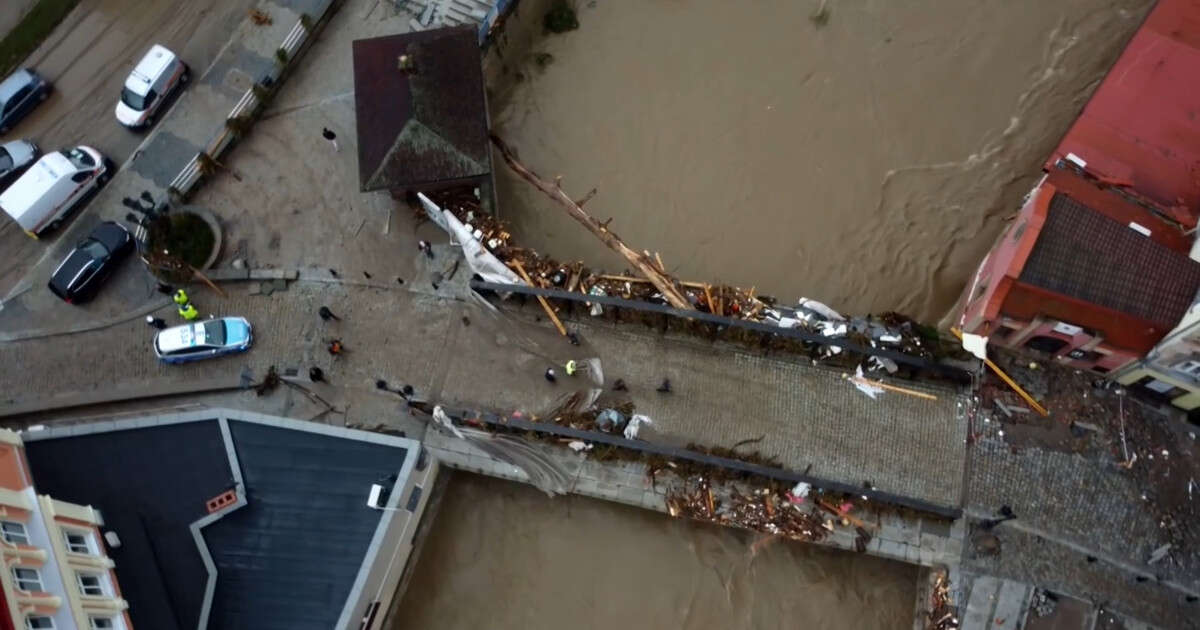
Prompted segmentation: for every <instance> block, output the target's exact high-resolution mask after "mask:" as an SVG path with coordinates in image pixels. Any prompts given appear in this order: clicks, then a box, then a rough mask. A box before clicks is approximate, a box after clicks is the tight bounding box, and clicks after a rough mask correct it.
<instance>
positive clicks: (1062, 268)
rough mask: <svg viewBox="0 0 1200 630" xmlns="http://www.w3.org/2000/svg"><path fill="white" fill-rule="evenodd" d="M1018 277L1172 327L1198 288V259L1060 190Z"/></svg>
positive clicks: (1022, 280) (1158, 226) (1199, 273)
mask: <svg viewBox="0 0 1200 630" xmlns="http://www.w3.org/2000/svg"><path fill="white" fill-rule="evenodd" d="M1152 227H1154V228H1155V229H1169V228H1167V227H1166V226H1163V225H1161V224H1160V225H1157V226H1152ZM1020 281H1021V282H1024V283H1027V284H1030V285H1033V286H1037V287H1041V288H1043V289H1047V290H1050V291H1053V292H1055V293H1059V294H1062V295H1066V296H1070V297H1073V298H1077V299H1080V300H1084V301H1086V302H1091V303H1092V304H1097V305H1099V306H1104V307H1107V308H1110V309H1113V310H1116V311H1120V312H1123V313H1127V314H1129V315H1133V316H1135V317H1139V318H1141V319H1144V320H1147V321H1150V322H1154V323H1155V324H1158V325H1160V326H1164V327H1165V328H1166V329H1170V328H1172V327H1174V326H1175V325H1176V324H1177V323H1179V320H1180V318H1182V317H1183V314H1184V312H1185V311H1186V310H1187V309H1188V307H1189V306H1191V304H1192V299H1193V298H1194V297H1195V296H1196V291H1197V289H1198V288H1200V263H1197V262H1196V261H1194V260H1192V259H1190V258H1188V256H1187V255H1186V254H1183V253H1181V252H1177V251H1174V250H1172V249H1170V248H1168V247H1166V246H1164V245H1161V244H1159V243H1156V242H1154V241H1152V240H1151V239H1149V238H1147V237H1145V236H1143V235H1142V234H1139V233H1137V232H1135V231H1134V230H1133V229H1131V228H1129V227H1128V226H1126V225H1122V224H1121V223H1118V222H1117V221H1114V220H1112V219H1110V218H1108V217H1106V216H1104V215H1103V214H1100V213H1099V212H1096V211H1093V210H1091V209H1089V208H1088V207H1086V206H1084V205H1082V204H1080V203H1079V202H1077V201H1075V200H1074V199H1072V198H1070V197H1068V196H1067V195H1064V194H1062V193H1059V194H1056V195H1055V196H1054V198H1053V199H1051V201H1050V208H1049V212H1048V214H1047V216H1046V223H1045V225H1043V226H1042V231H1041V233H1040V234H1039V235H1038V240H1037V243H1035V244H1034V246H1033V251H1032V252H1030V254H1029V259H1028V260H1027V261H1026V262H1025V266H1024V267H1023V268H1022V269H1021V275H1020Z"/></svg>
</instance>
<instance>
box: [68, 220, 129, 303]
mask: <svg viewBox="0 0 1200 630" xmlns="http://www.w3.org/2000/svg"><path fill="white" fill-rule="evenodd" d="M132 249H133V237H132V236H130V235H129V230H126V229H125V228H123V227H121V225H120V224H119V223H115V222H113V221H105V222H104V223H101V224H100V225H97V226H96V229H94V230H92V233H91V235H90V236H88V237H87V238H85V239H83V240H82V241H80V242H79V244H78V245H76V246H75V249H73V250H71V253H70V254H67V257H66V258H65V259H63V261H62V262H61V263H59V265H58V268H57V269H55V270H54V275H52V276H50V290H51V291H53V292H54V294H55V295H57V296H58V297H60V298H62V299H63V300H64V301H66V303H67V304H78V303H80V302H86V301H87V300H90V299H92V298H93V297H95V296H96V291H97V290H99V288H100V285H101V284H103V283H104V280H105V279H107V278H108V276H109V275H110V274H111V273H112V271H113V269H115V268H116V267H117V265H118V264H119V263H120V262H121V259H123V258H125V257H126V256H128V255H129V252H130V251H131V250H132Z"/></svg>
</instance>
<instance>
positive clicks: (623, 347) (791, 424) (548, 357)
mask: <svg viewBox="0 0 1200 630" xmlns="http://www.w3.org/2000/svg"><path fill="white" fill-rule="evenodd" d="M246 289H247V287H245V286H243V287H233V291H232V292H231V294H230V297H229V298H228V299H226V300H217V299H216V298H215V297H209V296H205V295H203V294H200V295H197V297H196V298H195V299H196V302H197V303H198V304H199V305H200V307H201V309H202V310H203V312H204V313H205V314H207V313H208V312H209V311H208V310H206V309H208V308H210V307H211V308H214V309H215V312H214V313H213V314H216V315H244V316H247V317H248V318H249V319H250V321H251V322H252V323H254V324H255V347H254V348H253V349H252V350H251V351H250V352H249V353H247V354H245V355H240V356H236V357H231V358H223V359H218V360H213V361H205V362H197V363H192V364H187V365H182V366H166V365H162V364H160V363H158V362H157V361H156V360H155V359H154V356H153V351H152V348H151V337H152V334H151V333H152V331H151V330H150V329H149V328H147V327H146V325H145V324H144V323H142V322H141V321H140V320H138V319H134V320H132V321H129V322H126V323H123V324H119V325H116V326H112V327H110V328H106V329H101V330H96V331H91V332H84V333H77V334H74V335H69V336H66V337H46V338H40V339H30V340H25V341H16V342H10V343H7V344H3V345H0V362H3V363H4V364H5V365H13V366H17V368H18V369H16V370H14V371H13V372H12V374H13V375H14V376H15V377H16V379H17V380H16V382H13V383H11V385H12V387H9V388H6V389H7V391H8V395H7V396H6V399H5V401H4V402H5V403H7V404H13V403H18V402H26V401H28V400H31V399H34V400H36V399H38V398H39V397H46V396H49V395H53V394H54V393H55V392H64V391H76V392H86V391H92V390H95V389H96V388H120V389H125V388H135V387H136V386H138V385H139V384H140V385H142V386H145V385H147V384H149V383H152V382H153V383H158V382H162V381H164V380H172V379H201V378H212V377H214V376H218V375H224V374H237V373H240V372H241V371H242V370H243V368H247V369H249V370H250V371H251V372H252V373H253V374H254V375H256V377H261V375H262V374H264V373H265V371H266V370H267V368H268V367H269V366H271V365H275V366H278V367H279V369H281V370H282V369H285V368H288V367H295V368H301V370H302V372H304V373H306V372H307V367H308V366H310V365H317V366H320V367H322V369H324V370H325V372H326V373H327V374H328V376H329V379H330V380H331V381H332V382H333V383H343V384H345V383H357V384H360V385H361V386H366V385H369V384H371V383H374V381H375V380H376V379H379V378H384V379H387V380H389V381H392V382H406V383H410V384H412V385H413V386H414V387H416V388H417V390H418V391H419V392H422V393H426V394H427V395H429V396H430V397H431V398H434V399H437V400H441V401H445V402H447V403H450V404H465V405H472V406H476V407H480V408H487V409H493V410H496V411H500V412H508V411H512V410H514V409H522V410H526V411H529V412H533V413H540V412H544V411H546V410H549V409H552V408H553V407H555V406H556V404H557V403H558V402H560V401H561V400H562V399H564V398H565V397H566V396H567V395H568V394H569V393H570V392H572V391H574V390H575V389H579V388H580V387H586V386H585V385H584V381H582V380H576V379H568V378H566V377H565V376H562V377H561V378H560V382H559V383H558V384H557V385H552V384H550V383H547V382H546V381H545V380H544V379H543V378H542V372H543V371H544V370H545V369H546V367H548V366H551V365H558V366H560V368H561V365H562V364H563V363H564V362H565V361H566V360H567V359H568V358H572V357H575V358H586V356H599V357H600V358H601V363H602V365H603V369H604V370H605V371H606V372H607V374H608V375H609V378H608V380H609V382H610V383H611V381H612V379H613V378H617V377H620V378H623V379H624V380H625V381H626V382H627V383H628V384H629V386H630V389H631V391H630V396H631V397H632V399H633V401H634V402H635V404H636V405H637V406H638V409H639V411H641V412H644V413H647V414H648V415H650V417H651V418H653V419H654V421H655V424H656V428H657V429H658V430H659V431H660V432H661V433H663V434H666V435H670V436H675V439H676V440H680V441H691V442H697V443H700V444H705V445H710V446H730V445H732V443H734V442H737V441H739V440H742V439H746V438H748V437H750V438H753V437H758V436H764V439H763V440H762V442H761V443H760V444H757V445H756V447H757V448H759V449H760V450H761V451H762V452H763V453H764V454H767V455H770V456H774V457H778V458H779V460H780V461H781V462H782V463H783V464H784V465H786V466H788V467H790V468H792V469H797V470H803V469H804V468H806V467H807V466H808V465H810V464H811V465H812V466H813V468H812V474H813V475H815V476H818V477H821V478H827V479H831V480H835V481H840V482H843V483H848V484H853V485H859V484H861V482H862V481H863V480H865V479H869V480H871V481H872V482H873V483H874V484H875V485H876V486H877V487H878V489H879V490H881V491H885V492H891V493H894V494H898V495H902V496H908V497H913V498H917V499H922V500H926V501H930V502H933V503H935V504H938V505H943V506H946V507H956V506H957V505H958V502H959V500H960V494H961V480H962V457H961V453H962V448H961V439H962V438H960V437H958V436H960V435H962V434H963V432H964V431H965V428H963V426H962V419H961V418H960V417H958V415H957V414H956V413H955V409H956V404H957V403H956V400H955V398H954V394H953V392H947V391H942V392H940V394H941V399H940V400H939V401H937V402H936V403H934V402H929V401H923V400H919V401H918V402H917V403H914V402H913V401H914V399H910V398H908V397H905V396H900V395H892V396H888V395H883V396H881V397H880V399H879V400H874V401H873V400H871V399H869V398H867V397H866V396H864V395H863V394H861V393H859V392H857V390H855V389H854V388H853V386H852V385H850V384H848V383H844V382H842V381H841V378H840V376H839V375H838V374H837V373H834V372H831V371H828V370H826V369H824V368H819V367H811V366H808V365H803V364H797V363H792V362H789V361H786V360H783V359H774V358H770V359H768V358H762V357H755V356H752V355H748V354H745V353H739V352H734V353H729V352H726V351H721V350H716V349H713V348H711V347H706V345H705V344H702V343H694V342H690V341H684V340H676V339H667V338H656V337H654V336H652V335H641V334H635V333H632V332H630V331H628V330H624V329H618V328H613V327H609V326H597V327H592V326H581V327H580V329H579V330H580V335H581V337H583V338H584V339H585V340H587V341H588V342H589V347H584V348H581V349H579V350H576V349H575V348H574V347H573V346H570V345H569V344H567V343H566V341H565V340H562V339H561V338H556V337H557V336H556V334H555V333H553V329H551V328H549V327H548V326H547V325H545V324H543V325H542V326H540V327H539V326H537V325H534V324H529V323H525V322H521V321H518V320H517V319H514V318H510V317H507V316H504V315H494V314H489V312H488V311H487V310H485V309H481V308H479V307H477V306H474V305H471V304H467V303H464V302H459V301H456V300H452V299H446V298H442V297H436V296H433V295H429V294H424V293H415V292H412V291H408V290H403V289H396V290H393V289H384V288H372V287H358V286H350V285H344V284H328V283H310V282H303V281H302V282H298V283H295V284H294V285H293V286H292V288H291V289H290V290H288V291H286V292H282V293H274V294H272V295H270V296H252V295H249V294H248V292H247V290H246ZM321 305H330V306H331V307H332V308H333V309H334V312H335V313H337V314H338V315H339V316H341V317H342V321H340V322H330V323H328V324H326V323H324V322H322V321H321V320H320V318H318V317H317V316H316V311H317V309H318V307H319V306H321ZM160 314H161V315H164V316H166V317H172V314H171V313H170V312H169V309H167V308H164V310H163V312H162V313H160ZM464 316H466V317H467V322H470V323H465V322H464V321H463V317H464ZM335 336H336V337H338V338H340V339H341V340H342V341H343V342H344V343H345V346H346V348H347V352H346V354H345V355H344V356H343V357H341V358H338V359H332V358H331V357H330V356H329V355H328V353H327V352H325V350H324V348H325V344H326V342H327V341H328V340H329V339H331V338H333V337H335ZM573 352H587V353H588V354H587V355H579V354H574V353H573ZM561 373H562V372H561V370H560V374H561ZM663 377H669V378H671V379H672V382H673V383H674V392H673V393H671V394H661V393H658V392H655V391H653V390H654V388H655V387H657V386H658V384H659V383H660V382H661V380H662V378H663ZM860 399H861V400H860ZM888 436H890V437H888ZM924 453H946V454H948V456H944V457H939V458H929V457H923V456H922V454H924Z"/></svg>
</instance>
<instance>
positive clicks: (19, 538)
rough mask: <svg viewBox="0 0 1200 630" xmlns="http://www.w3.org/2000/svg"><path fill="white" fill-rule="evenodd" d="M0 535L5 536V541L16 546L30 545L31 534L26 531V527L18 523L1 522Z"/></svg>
mask: <svg viewBox="0 0 1200 630" xmlns="http://www.w3.org/2000/svg"><path fill="white" fill-rule="evenodd" d="M0 534H3V535H4V540H7V541H8V542H10V543H12V544H14V545H28V544H29V534H28V532H26V531H25V526H24V525H22V524H21V523H17V522H16V521H0Z"/></svg>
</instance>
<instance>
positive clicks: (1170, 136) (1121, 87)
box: [1047, 0, 1200, 224]
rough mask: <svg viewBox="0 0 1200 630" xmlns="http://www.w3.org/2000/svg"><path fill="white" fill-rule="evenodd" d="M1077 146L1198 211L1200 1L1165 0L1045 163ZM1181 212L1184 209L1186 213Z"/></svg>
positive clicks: (1108, 170) (1090, 160) (1102, 164)
mask: <svg viewBox="0 0 1200 630" xmlns="http://www.w3.org/2000/svg"><path fill="white" fill-rule="evenodd" d="M1068 153H1074V154H1075V155H1077V156H1079V157H1080V158H1082V159H1083V160H1084V161H1086V162H1087V170H1088V171H1089V172H1091V173H1094V174H1096V175H1098V176H1101V177H1104V178H1108V179H1111V180H1117V181H1120V182H1122V183H1123V184H1124V185H1126V186H1128V187H1130V188H1132V189H1133V190H1135V191H1137V193H1139V194H1140V195H1142V196H1144V197H1146V198H1147V199H1148V200H1150V201H1151V202H1153V203H1154V204H1155V205H1158V206H1160V207H1161V208H1164V209H1169V208H1172V207H1179V208H1181V209H1182V210H1184V213H1183V214H1184V216H1187V215H1190V218H1191V221H1185V222H1186V223H1189V224H1191V223H1192V222H1194V220H1195V217H1196V214H1197V212H1198V211H1200V1H1198V0H1159V2H1158V5H1157V6H1156V7H1154V9H1153V10H1152V11H1151V12H1150V14H1149V15H1148V16H1147V18H1146V21H1145V23H1144V24H1143V25H1142V27H1141V28H1140V29H1139V30H1138V31H1137V33H1135V34H1134V36H1133V38H1132V39H1131V40H1130V42H1129V45H1128V46H1127V47H1126V49H1125V51H1124V52H1123V53H1122V54H1121V57H1120V58H1119V59H1118V60H1117V62H1116V64H1115V65H1113V67H1112V69H1111V70H1110V71H1109V73H1108V75H1107V76H1105V78H1104V81H1103V82H1102V83H1101V84H1100V86H1099V87H1098V88H1097V89H1096V92H1095V94H1093V95H1092V98H1091V100H1090V101H1088V104H1087V106H1086V107H1085V108H1084V110H1083V112H1082V113H1081V114H1080V116H1079V118H1078V120H1076V121H1075V123H1074V124H1073V125H1072V126H1071V129H1070V130H1069V131H1068V132H1067V135H1066V136H1065V137H1064V138H1063V140H1062V143H1061V144H1060V145H1059V146H1058V147H1057V148H1056V149H1055V151H1054V153H1053V154H1051V156H1050V159H1049V161H1048V163H1047V170H1049V167H1050V166H1051V165H1052V164H1054V163H1055V162H1057V161H1058V160H1060V159H1062V158H1064V157H1066V155H1067V154H1068ZM1180 218H1181V220H1182V217H1180Z"/></svg>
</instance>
